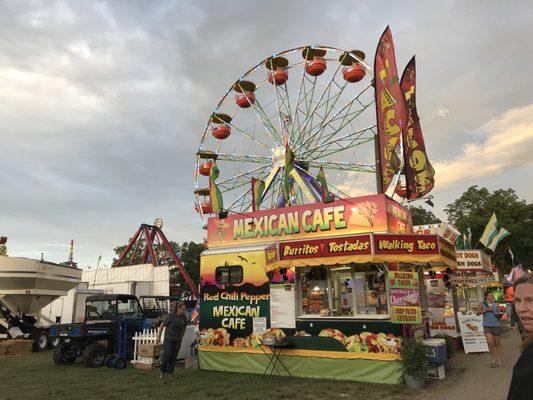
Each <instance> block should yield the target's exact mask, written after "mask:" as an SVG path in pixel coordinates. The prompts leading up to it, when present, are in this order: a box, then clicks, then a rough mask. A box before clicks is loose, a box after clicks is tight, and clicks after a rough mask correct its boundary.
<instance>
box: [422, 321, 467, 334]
mask: <svg viewBox="0 0 533 400" xmlns="http://www.w3.org/2000/svg"><path fill="white" fill-rule="evenodd" d="M429 334H430V336H432V337H433V336H441V335H446V336H451V337H459V336H460V334H459V332H457V325H456V324H455V318H454V317H446V318H444V317H440V318H439V317H430V318H429Z"/></svg>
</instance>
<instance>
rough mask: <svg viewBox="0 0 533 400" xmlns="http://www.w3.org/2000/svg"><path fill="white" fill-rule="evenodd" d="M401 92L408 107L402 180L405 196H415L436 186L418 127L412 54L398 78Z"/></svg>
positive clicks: (409, 197)
mask: <svg viewBox="0 0 533 400" xmlns="http://www.w3.org/2000/svg"><path fill="white" fill-rule="evenodd" d="M401 88H402V92H403V94H404V96H405V105H406V107H407V114H408V120H407V128H406V129H404V130H403V131H402V135H403V157H404V160H405V180H406V189H407V198H408V199H418V198H420V197H423V196H425V195H426V194H428V193H429V192H430V191H431V190H432V189H433V187H434V186H435V169H434V168H433V166H432V165H431V163H430V162H429V159H428V155H427V152H426V145H425V144H424V136H423V135H422V128H421V127H420V118H419V117H418V112H417V109H416V65H415V57H414V56H413V58H411V61H409V63H408V64H407V66H406V67H405V70H404V71H403V74H402V80H401Z"/></svg>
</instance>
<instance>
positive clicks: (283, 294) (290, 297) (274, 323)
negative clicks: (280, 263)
mask: <svg viewBox="0 0 533 400" xmlns="http://www.w3.org/2000/svg"><path fill="white" fill-rule="evenodd" d="M294 298H295V292H294V284H285V283H280V284H271V285H270V326H271V327H272V328H288V329H295V328H296V307H295V303H294Z"/></svg>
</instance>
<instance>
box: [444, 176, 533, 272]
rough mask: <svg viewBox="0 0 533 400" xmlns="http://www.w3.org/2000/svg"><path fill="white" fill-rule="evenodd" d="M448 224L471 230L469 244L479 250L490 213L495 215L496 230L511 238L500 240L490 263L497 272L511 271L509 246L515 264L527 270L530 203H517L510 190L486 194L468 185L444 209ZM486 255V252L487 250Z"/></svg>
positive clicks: (532, 253) (532, 248)
mask: <svg viewBox="0 0 533 400" xmlns="http://www.w3.org/2000/svg"><path fill="white" fill-rule="evenodd" d="M444 211H445V212H446V214H447V216H448V220H449V221H450V223H452V224H453V225H455V226H456V227H457V229H459V230H460V231H461V232H466V229H467V228H468V227H470V228H471V229H472V242H473V243H472V245H473V246H475V247H477V248H483V245H481V244H480V243H479V244H478V245H477V246H476V243H478V240H479V238H480V237H481V234H482V233H483V230H484V229H485V226H486V224H487V222H488V221H489V218H490V216H491V215H492V213H493V212H494V213H496V217H497V219H498V227H503V228H505V229H507V230H508V231H509V232H511V236H509V237H507V238H506V239H504V240H503V241H502V242H501V243H500V244H499V245H498V247H497V248H496V251H495V252H494V253H493V254H491V257H492V260H493V262H494V263H495V264H496V265H497V266H498V267H499V268H500V270H501V271H503V272H504V273H505V272H508V271H509V270H510V268H511V266H512V265H511V258H510V256H509V247H511V248H512V250H513V253H514V256H515V263H522V264H523V265H524V267H529V266H530V265H529V263H530V261H529V260H531V259H532V257H533V230H532V229H531V224H532V222H533V203H527V202H526V201H525V200H520V199H519V198H518V196H517V194H516V192H515V191H514V190H513V189H498V190H495V191H494V192H490V191H489V190H488V189H486V188H483V187H481V188H480V187H478V186H471V187H469V188H468V190H467V191H466V192H464V193H463V194H462V195H461V196H460V197H459V198H458V199H457V200H455V201H454V202H453V203H450V204H448V205H447V206H446V208H445V209H444ZM487 251H488V252H489V253H490V250H487Z"/></svg>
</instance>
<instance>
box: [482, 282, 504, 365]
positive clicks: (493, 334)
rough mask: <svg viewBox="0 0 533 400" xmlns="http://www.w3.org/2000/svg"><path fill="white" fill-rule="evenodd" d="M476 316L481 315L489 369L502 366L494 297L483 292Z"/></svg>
mask: <svg viewBox="0 0 533 400" xmlns="http://www.w3.org/2000/svg"><path fill="white" fill-rule="evenodd" d="M477 315H483V333H484V334H485V337H486V338H487V345H488V346H489V351H490V355H491V357H492V364H491V367H500V366H501V365H502V343H501V340H500V336H501V334H502V327H501V323H500V317H499V313H498V304H496V302H495V301H494V295H493V294H492V293H491V292H488V291H487V292H485V300H484V301H483V302H482V303H480V304H479V306H478V309H477Z"/></svg>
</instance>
